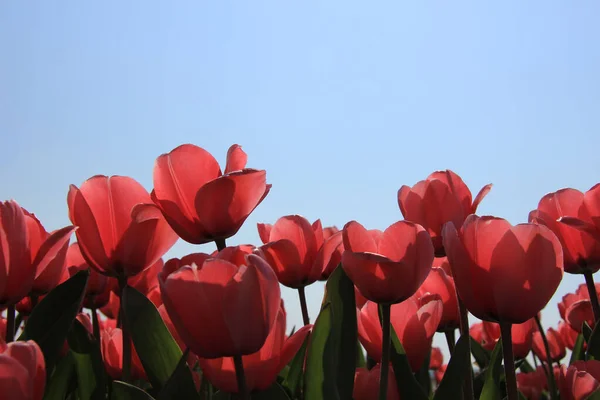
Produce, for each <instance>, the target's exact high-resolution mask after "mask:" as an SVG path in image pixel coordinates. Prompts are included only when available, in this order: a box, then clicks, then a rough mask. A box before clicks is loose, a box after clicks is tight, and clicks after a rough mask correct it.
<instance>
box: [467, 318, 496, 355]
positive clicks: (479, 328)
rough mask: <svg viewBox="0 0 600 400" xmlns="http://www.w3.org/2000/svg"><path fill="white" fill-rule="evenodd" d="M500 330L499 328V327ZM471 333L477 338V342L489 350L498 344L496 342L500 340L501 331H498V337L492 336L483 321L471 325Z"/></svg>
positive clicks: (474, 338)
mask: <svg viewBox="0 0 600 400" xmlns="http://www.w3.org/2000/svg"><path fill="white" fill-rule="evenodd" d="M498 331H499V329H498ZM469 335H471V337H472V338H473V340H475V341H476V342H477V343H479V344H480V345H481V347H483V348H484V349H486V350H488V351H492V350H494V347H495V346H496V342H497V341H498V337H499V335H500V332H498V337H496V338H490V337H489V336H488V334H487V332H486V330H485V328H484V327H483V322H477V323H474V324H473V325H471V326H470V327H469Z"/></svg>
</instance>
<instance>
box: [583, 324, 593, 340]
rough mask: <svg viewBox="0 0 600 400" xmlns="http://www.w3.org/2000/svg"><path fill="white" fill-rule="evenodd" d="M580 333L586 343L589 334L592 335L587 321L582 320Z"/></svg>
mask: <svg viewBox="0 0 600 400" xmlns="http://www.w3.org/2000/svg"><path fill="white" fill-rule="evenodd" d="M581 334H582V335H583V339H584V340H585V342H586V343H588V342H589V341H590V336H592V328H590V326H589V325H588V323H587V321H583V325H582V326H581Z"/></svg>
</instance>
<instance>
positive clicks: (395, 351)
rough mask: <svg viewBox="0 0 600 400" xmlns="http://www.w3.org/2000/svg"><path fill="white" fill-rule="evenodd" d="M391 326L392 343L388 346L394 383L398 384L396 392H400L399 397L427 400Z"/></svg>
mask: <svg viewBox="0 0 600 400" xmlns="http://www.w3.org/2000/svg"><path fill="white" fill-rule="evenodd" d="M390 328H391V333H390V334H391V339H392V345H391V348H390V359H391V361H392V366H393V369H394V376H395V377H396V385H397V386H398V393H400V398H401V399H411V400H427V399H428V397H427V395H426V394H425V392H424V391H423V388H421V386H419V382H417V378H415V376H414V375H413V372H412V369H411V368H410V364H409V363H408V357H407V356H406V352H405V351H404V347H402V343H400V339H398V335H396V331H395V330H394V327H393V326H390Z"/></svg>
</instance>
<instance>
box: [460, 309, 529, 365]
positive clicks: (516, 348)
mask: <svg viewBox="0 0 600 400" xmlns="http://www.w3.org/2000/svg"><path fill="white" fill-rule="evenodd" d="M535 329H536V323H535V320H534V319H530V320H529V321H526V322H525V323H523V324H513V325H512V327H511V336H512V348H513V354H514V357H515V358H516V359H521V358H525V357H527V355H528V354H529V351H530V350H531V346H532V341H533V333H534V331H535ZM469 333H470V334H471V336H473V339H475V340H476V341H477V342H479V343H480V344H481V346H482V347H483V348H484V349H486V350H489V351H492V350H493V349H494V347H495V346H496V343H498V340H499V339H500V325H498V324H496V323H493V322H487V321H484V322H482V323H478V324H473V325H472V326H471V328H470V329H469Z"/></svg>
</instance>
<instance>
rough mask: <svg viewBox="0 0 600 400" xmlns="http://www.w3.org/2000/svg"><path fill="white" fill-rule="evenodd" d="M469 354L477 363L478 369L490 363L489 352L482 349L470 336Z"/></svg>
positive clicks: (484, 367)
mask: <svg viewBox="0 0 600 400" xmlns="http://www.w3.org/2000/svg"><path fill="white" fill-rule="evenodd" d="M470 338H471V354H473V357H474V358H475V362H476V363H477V365H479V369H481V370H483V369H486V368H487V367H488V365H490V359H491V357H492V356H491V353H490V352H489V351H488V350H486V349H484V348H483V346H481V344H480V343H479V342H478V341H477V340H475V339H473V337H471V336H470Z"/></svg>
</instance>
